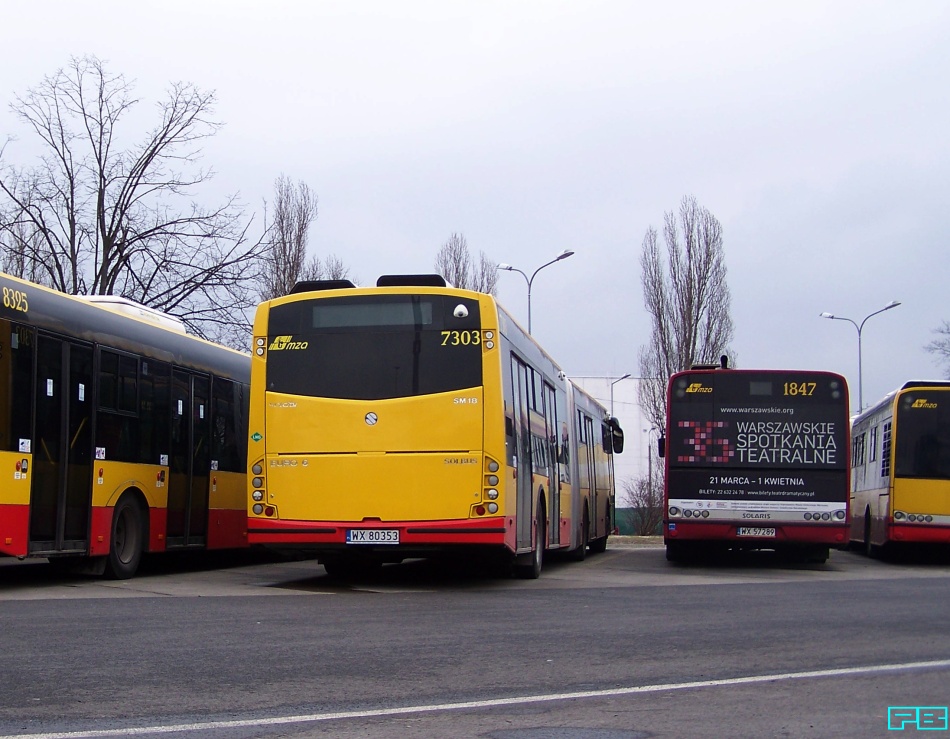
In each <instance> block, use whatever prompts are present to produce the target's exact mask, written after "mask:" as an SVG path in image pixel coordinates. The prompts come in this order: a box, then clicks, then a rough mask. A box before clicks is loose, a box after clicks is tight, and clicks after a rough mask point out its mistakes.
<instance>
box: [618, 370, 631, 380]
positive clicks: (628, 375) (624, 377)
mask: <svg viewBox="0 0 950 739" xmlns="http://www.w3.org/2000/svg"><path fill="white" fill-rule="evenodd" d="M628 377H630V373H629V372H628V373H627V374H625V375H624V376H623V377H621V378H620V380H626V379H627V378H628ZM620 380H618V382H619V381H620Z"/></svg>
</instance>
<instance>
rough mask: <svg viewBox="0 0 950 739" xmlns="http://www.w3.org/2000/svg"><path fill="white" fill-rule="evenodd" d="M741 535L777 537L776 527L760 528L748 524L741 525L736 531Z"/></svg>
mask: <svg viewBox="0 0 950 739" xmlns="http://www.w3.org/2000/svg"><path fill="white" fill-rule="evenodd" d="M736 533H737V534H738V535H739V536H763V537H771V538H775V529H760V528H754V527H751V528H750V527H748V526H740V527H739V530H738V531H737V532H736Z"/></svg>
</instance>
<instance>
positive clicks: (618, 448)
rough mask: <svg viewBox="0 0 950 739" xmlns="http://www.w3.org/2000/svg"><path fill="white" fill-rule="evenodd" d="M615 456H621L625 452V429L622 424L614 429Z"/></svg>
mask: <svg viewBox="0 0 950 739" xmlns="http://www.w3.org/2000/svg"><path fill="white" fill-rule="evenodd" d="M613 437H614V454H620V453H621V452H622V451H623V429H622V428H620V424H616V425H615V426H614V427H613Z"/></svg>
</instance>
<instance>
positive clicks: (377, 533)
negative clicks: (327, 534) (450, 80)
mask: <svg viewBox="0 0 950 739" xmlns="http://www.w3.org/2000/svg"><path fill="white" fill-rule="evenodd" d="M346 543H347V544H398V543H399V529H347V531H346Z"/></svg>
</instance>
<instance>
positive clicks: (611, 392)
mask: <svg viewBox="0 0 950 739" xmlns="http://www.w3.org/2000/svg"><path fill="white" fill-rule="evenodd" d="M628 377H630V373H629V372H628V373H627V374H625V375H624V376H623V377H618V378H617V379H616V380H614V381H613V382H611V383H610V417H611V418H613V415H614V385H616V384H617V383H618V382H620V381H621V380H626V379H627V378H628Z"/></svg>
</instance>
